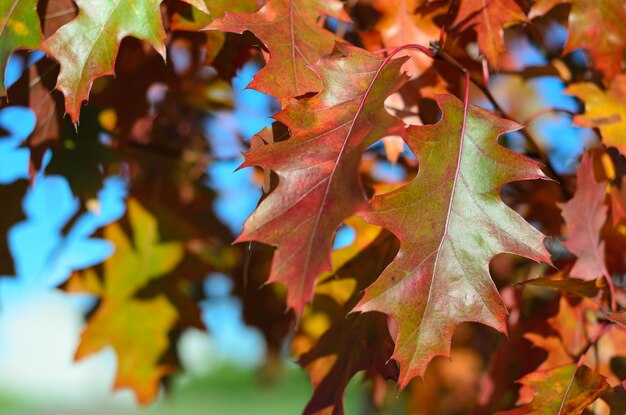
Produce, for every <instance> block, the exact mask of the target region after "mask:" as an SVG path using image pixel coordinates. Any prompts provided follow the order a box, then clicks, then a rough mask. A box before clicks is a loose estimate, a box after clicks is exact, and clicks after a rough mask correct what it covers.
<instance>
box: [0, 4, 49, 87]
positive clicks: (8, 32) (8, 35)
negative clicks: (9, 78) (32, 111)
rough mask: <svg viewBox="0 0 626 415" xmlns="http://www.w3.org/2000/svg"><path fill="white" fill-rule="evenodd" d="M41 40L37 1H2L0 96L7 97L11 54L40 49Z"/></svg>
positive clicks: (0, 20)
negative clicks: (6, 82) (6, 79)
mask: <svg viewBox="0 0 626 415" xmlns="http://www.w3.org/2000/svg"><path fill="white" fill-rule="evenodd" d="M41 40H42V34H41V27H40V25H39V16H38V15H37V0H0V96H3V95H6V88H5V85H4V71H5V70H6V67H7V63H8V62H9V57H10V56H11V53H13V52H15V51H16V50H20V49H38V48H39V46H40V45H41Z"/></svg>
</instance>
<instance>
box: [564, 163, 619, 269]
mask: <svg viewBox="0 0 626 415" xmlns="http://www.w3.org/2000/svg"><path fill="white" fill-rule="evenodd" d="M576 178H577V180H576V182H577V189H576V194H575V195H574V197H573V198H572V199H570V200H569V201H568V202H566V203H558V204H557V205H558V206H559V207H560V208H561V210H562V211H563V213H562V214H563V218H564V219H565V223H566V224H567V227H568V230H569V236H568V238H567V240H566V241H565V242H563V245H565V247H566V248H567V249H568V251H570V252H571V253H572V254H574V255H576V256H577V257H578V260H577V261H576V263H575V264H574V268H572V271H571V272H570V276H571V277H574V278H581V279H585V280H593V279H596V278H598V277H599V276H601V275H608V272H607V271H606V265H605V257H604V242H603V241H601V240H600V230H601V229H602V226H603V225H604V222H606V215H607V210H608V209H607V206H606V205H605V204H604V196H605V194H606V182H601V183H598V182H596V180H595V178H594V176H593V160H592V158H591V156H590V155H589V153H588V152H585V153H583V158H582V164H581V165H580V167H578V170H577V171H576Z"/></svg>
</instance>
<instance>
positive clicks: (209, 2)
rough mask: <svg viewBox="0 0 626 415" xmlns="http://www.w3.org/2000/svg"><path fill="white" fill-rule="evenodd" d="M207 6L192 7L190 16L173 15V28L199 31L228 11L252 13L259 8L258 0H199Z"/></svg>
mask: <svg viewBox="0 0 626 415" xmlns="http://www.w3.org/2000/svg"><path fill="white" fill-rule="evenodd" d="M199 1H200V2H202V3H203V4H204V6H205V10H202V9H201V8H199V7H194V8H192V9H191V14H190V15H189V16H186V15H182V14H179V13H176V14H174V15H173V16H172V20H171V25H172V30H187V31H194V32H195V31H198V30H200V29H202V28H203V27H205V26H207V25H209V24H210V23H211V22H212V21H213V20H215V19H217V18H220V17H223V16H224V15H225V14H226V12H227V11H228V12H230V13H251V12H254V11H256V10H257V9H258V8H259V1H258V0H239V1H237V2H234V3H233V2H231V1H230V0H221V1H215V0H199ZM190 4H191V3H190Z"/></svg>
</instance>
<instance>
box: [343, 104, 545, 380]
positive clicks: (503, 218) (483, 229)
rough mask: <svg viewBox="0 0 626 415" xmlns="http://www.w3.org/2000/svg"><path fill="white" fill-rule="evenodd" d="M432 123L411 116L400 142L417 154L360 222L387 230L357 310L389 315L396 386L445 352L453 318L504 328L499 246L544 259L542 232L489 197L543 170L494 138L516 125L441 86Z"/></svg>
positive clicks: (420, 372) (496, 197)
mask: <svg viewBox="0 0 626 415" xmlns="http://www.w3.org/2000/svg"><path fill="white" fill-rule="evenodd" d="M435 99H436V100H437V103H438V104H439V107H440V108H441V110H442V112H443V117H442V119H441V120H440V121H439V122H438V123H437V124H435V125H429V126H411V127H409V129H408V130H407V137H408V144H409V146H410V147H411V149H412V150H413V152H414V153H415V154H416V155H417V157H418V159H419V160H420V169H419V173H418V175H417V176H416V177H415V179H414V180H413V181H412V182H411V183H409V184H407V185H406V186H403V187H401V188H399V189H397V190H395V191H392V192H389V193H386V194H383V195H381V196H379V197H376V198H375V199H374V201H373V202H372V208H371V211H369V212H367V213H364V214H361V215H362V216H363V217H364V218H365V219H366V220H367V221H368V222H370V223H374V224H377V225H381V226H383V227H385V228H387V229H389V230H390V231H391V232H393V233H394V234H395V235H396V236H397V237H398V238H399V239H400V242H401V248H400V252H399V253H398V255H397V256H396V258H395V259H394V261H393V262H392V263H391V264H390V265H389V266H388V267H387V268H386V269H385V271H384V272H383V274H382V275H381V276H380V277H379V278H378V280H377V281H376V282H375V283H374V284H373V285H372V286H371V287H369V288H368V289H367V290H366V292H365V296H364V297H363V299H362V300H361V302H360V303H359V305H357V307H356V308H355V310H357V311H381V312H384V313H386V314H388V315H390V316H392V317H393V318H394V319H395V320H396V321H397V323H398V335H397V337H396V347H395V350H394V355H393V358H394V359H396V361H398V363H399V365H400V372H401V373H400V380H399V384H400V386H401V387H404V386H406V385H407V383H408V382H409V381H410V380H411V379H412V378H413V377H415V376H423V374H424V371H425V370H426V366H427V365H428V363H429V362H430V361H431V360H432V359H433V358H434V357H435V356H437V355H443V356H449V355H450V341H451V338H452V333H453V331H454V329H455V327H456V326H457V325H458V324H460V323H462V322H464V321H475V322H480V323H483V324H485V325H488V326H491V327H493V328H495V329H496V330H498V331H501V332H506V324H505V318H506V315H507V310H506V308H505V306H504V304H503V303H502V299H501V297H500V295H499V293H498V291H497V289H496V287H495V285H494V283H493V281H492V280H491V278H490V275H489V261H490V260H491V258H493V257H494V256H495V255H497V254H499V253H502V252H509V253H514V254H517V255H521V256H525V257H528V258H531V259H534V260H536V261H543V262H546V263H550V256H549V254H548V252H547V250H546V248H545V247H544V245H543V240H544V235H542V234H541V233H540V232H539V231H537V230H536V229H534V228H533V227H532V226H531V225H529V224H528V223H527V222H525V221H524V219H522V217H521V216H519V215H518V214H517V213H516V212H514V211H513V210H512V209H510V208H509V207H508V206H507V205H506V204H504V203H503V202H502V201H501V200H500V197H499V192H500V189H501V187H502V186H504V185H505V184H506V183H508V182H511V181H516V180H526V179H538V178H545V175H544V173H543V172H542V171H541V169H540V167H539V164H537V163H536V162H534V161H532V160H530V159H528V158H525V157H524V156H522V155H520V154H518V153H515V152H513V151H511V150H508V149H506V148H504V147H502V146H500V145H499V144H498V141H497V137H498V136H499V135H501V134H504V133H506V132H509V131H513V130H517V129H519V128H520V126H519V125H517V124H516V123H514V122H512V121H509V120H505V119H501V118H498V117H496V116H495V115H493V114H492V113H490V112H488V111H486V110H483V109H481V108H479V107H476V106H473V105H472V106H470V107H469V109H467V108H466V110H467V113H466V114H464V106H463V103H462V102H461V101H459V100H458V99H457V98H455V97H454V96H451V95H436V96H435Z"/></svg>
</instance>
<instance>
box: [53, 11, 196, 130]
mask: <svg viewBox="0 0 626 415" xmlns="http://www.w3.org/2000/svg"><path fill="white" fill-rule="evenodd" d="M161 1H162V0H149V1H139V0H122V1H119V0H117V1H116V0H78V1H76V4H77V5H78V8H79V10H81V11H82V12H79V14H78V16H77V17H76V18H75V19H74V20H72V21H71V22H70V23H68V24H66V25H64V26H63V27H61V28H60V29H59V30H58V31H57V32H56V33H55V34H54V35H52V36H51V37H50V38H48V39H47V40H46V41H45V42H44V43H43V50H44V51H45V52H46V53H47V54H48V55H49V56H51V57H53V58H54V59H56V60H57V61H58V62H59V63H60V64H61V72H60V73H59V78H58V80H57V86H56V88H57V89H58V90H60V91H61V92H62V93H63V95H64V96H65V107H66V108H65V109H66V112H67V113H68V114H69V115H70V117H71V118H72V121H73V122H74V123H75V124H76V123H77V122H78V118H79V114H80V107H81V105H82V103H83V101H85V100H87V99H88V98H89V91H90V90H91V85H92V84H93V81H94V80H95V79H96V78H99V77H101V76H105V75H113V74H114V66H115V59H116V58H117V52H118V49H119V45H120V42H121V41H122V39H123V38H125V37H127V36H132V37H135V38H137V39H140V40H144V41H146V42H148V43H150V45H152V47H153V48H154V49H156V51H157V52H158V53H159V54H160V55H161V56H163V58H165V44H164V41H165V31H164V29H163V23H162V21H161V11H160V7H159V6H160V3H161ZM188 2H189V3H191V4H194V3H202V2H200V1H198V0H189V1H188Z"/></svg>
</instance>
